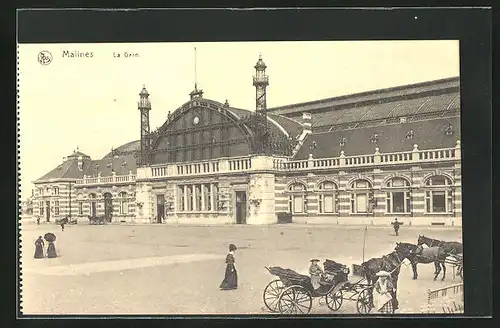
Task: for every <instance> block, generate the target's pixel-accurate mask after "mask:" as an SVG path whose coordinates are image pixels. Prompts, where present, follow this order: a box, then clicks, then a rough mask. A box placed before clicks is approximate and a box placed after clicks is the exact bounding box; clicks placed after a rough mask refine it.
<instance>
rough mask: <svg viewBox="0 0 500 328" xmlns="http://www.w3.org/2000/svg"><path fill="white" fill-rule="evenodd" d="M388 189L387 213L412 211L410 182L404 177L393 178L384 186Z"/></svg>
mask: <svg viewBox="0 0 500 328" xmlns="http://www.w3.org/2000/svg"><path fill="white" fill-rule="evenodd" d="M384 188H385V190H386V200H387V213H410V212H411V193H410V182H409V181H408V180H406V179H403V178H392V179H390V180H389V181H387V183H386V184H385V186H384Z"/></svg>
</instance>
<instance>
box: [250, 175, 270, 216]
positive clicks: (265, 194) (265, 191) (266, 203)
mask: <svg viewBox="0 0 500 328" xmlns="http://www.w3.org/2000/svg"><path fill="white" fill-rule="evenodd" d="M250 179H251V180H252V181H251V183H250V184H249V188H251V189H250V190H249V195H251V197H252V198H254V199H260V204H259V206H257V207H254V205H252V206H251V208H250V213H249V216H248V219H247V224H273V223H276V220H277V219H276V213H275V199H274V198H275V197H274V174H273V173H258V174H252V175H251V176H250ZM249 198H250V197H249Z"/></svg>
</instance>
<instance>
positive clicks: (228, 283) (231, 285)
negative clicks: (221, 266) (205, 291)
mask: <svg viewBox="0 0 500 328" xmlns="http://www.w3.org/2000/svg"><path fill="white" fill-rule="evenodd" d="M236 250H237V248H236V246H235V245H233V244H230V245H229V253H228V254H227V256H226V274H225V275H224V280H223V281H222V283H221V284H220V286H219V288H220V289H221V290H231V289H237V288H238V273H237V272H236V267H235V266H234V252H235V251H236Z"/></svg>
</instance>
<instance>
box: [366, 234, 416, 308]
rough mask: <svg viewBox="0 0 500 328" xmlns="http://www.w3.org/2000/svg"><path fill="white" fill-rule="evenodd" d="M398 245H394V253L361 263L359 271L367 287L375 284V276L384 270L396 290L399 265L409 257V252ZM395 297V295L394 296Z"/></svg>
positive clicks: (376, 278)
mask: <svg viewBox="0 0 500 328" xmlns="http://www.w3.org/2000/svg"><path fill="white" fill-rule="evenodd" d="M398 245H399V243H396V247H395V248H394V251H393V252H391V253H389V254H387V255H384V256H382V257H377V258H371V259H369V260H368V261H366V262H363V263H361V271H362V273H363V276H364V277H365V278H366V280H367V283H368V284H369V285H373V284H375V282H376V281H377V280H378V277H377V276H376V274H377V272H379V271H380V270H384V271H387V272H390V273H391V279H392V283H393V284H394V288H395V289H396V291H397V290H398V278H399V272H400V270H401V264H402V262H403V260H404V259H406V258H408V256H411V254H410V252H411V250H410V249H408V248H406V247H399V246H398ZM394 296H395V297H396V295H394ZM395 303H396V307H397V304H398V301H397V299H396V300H395Z"/></svg>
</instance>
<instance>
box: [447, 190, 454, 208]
mask: <svg viewBox="0 0 500 328" xmlns="http://www.w3.org/2000/svg"><path fill="white" fill-rule="evenodd" d="M447 194H448V208H447V209H446V212H453V196H452V194H451V191H449V192H448V193H447Z"/></svg>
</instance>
